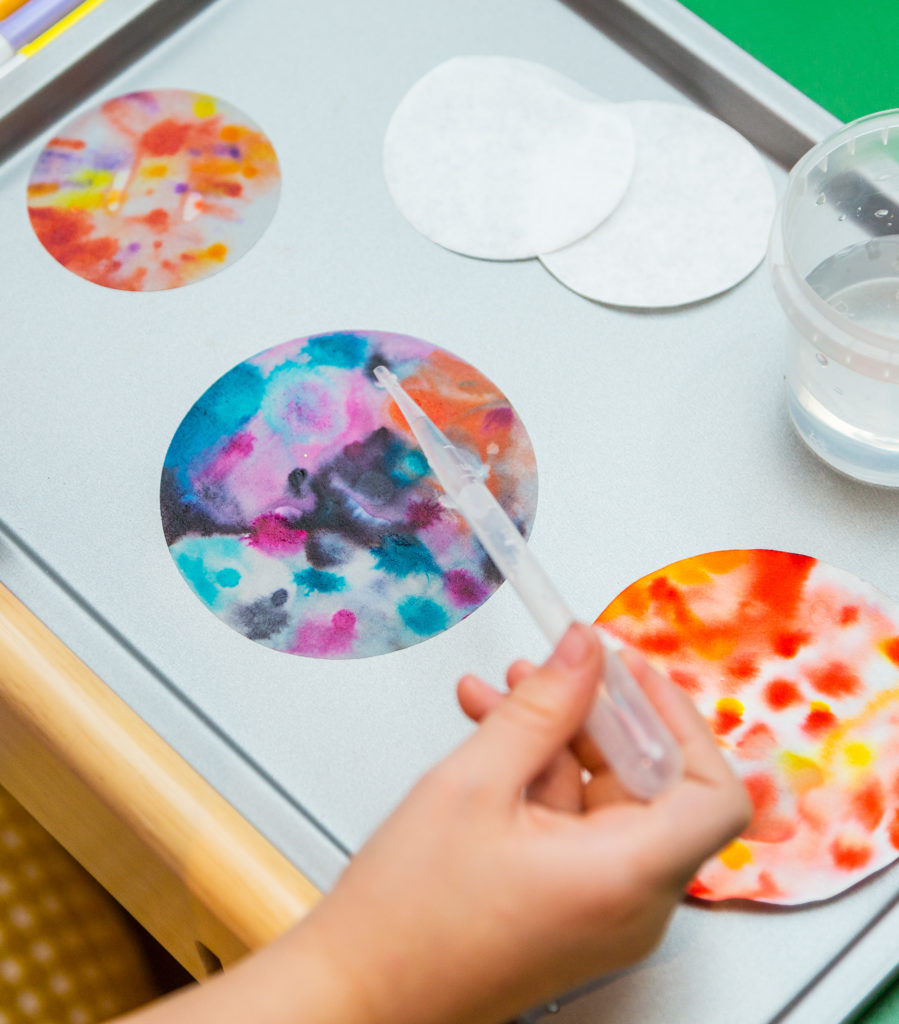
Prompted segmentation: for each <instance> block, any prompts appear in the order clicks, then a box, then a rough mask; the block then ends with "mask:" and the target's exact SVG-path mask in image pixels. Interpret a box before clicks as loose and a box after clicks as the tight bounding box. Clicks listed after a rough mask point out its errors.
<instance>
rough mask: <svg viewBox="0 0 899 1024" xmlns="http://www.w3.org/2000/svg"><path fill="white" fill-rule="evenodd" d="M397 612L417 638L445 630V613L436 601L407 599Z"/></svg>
mask: <svg viewBox="0 0 899 1024" xmlns="http://www.w3.org/2000/svg"><path fill="white" fill-rule="evenodd" d="M397 611H398V612H399V613H400V618H401V619H402V620H403V622H405V623H406V625H407V626H408V627H409V629H411V630H412V632H413V633H416V634H417V635H418V636H433V635H434V633H439V632H440V630H441V629H446V625H447V621H448V620H447V615H446V612H445V611H444V610H443V608H441V607H440V605H439V604H437V602H436V601H431V600H429V599H428V598H427V597H407V598H406V600H405V601H403V602H402V604H400V606H399V607H398V608H397Z"/></svg>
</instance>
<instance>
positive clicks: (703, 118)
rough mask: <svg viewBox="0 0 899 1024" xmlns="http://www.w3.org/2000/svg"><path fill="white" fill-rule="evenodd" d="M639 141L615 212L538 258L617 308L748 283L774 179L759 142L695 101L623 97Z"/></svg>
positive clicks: (691, 297)
mask: <svg viewBox="0 0 899 1024" xmlns="http://www.w3.org/2000/svg"><path fill="white" fill-rule="evenodd" d="M619 109H621V110H622V111H623V112H625V113H626V114H627V116H628V117H629V118H630V121H631V124H632V125H633V127H634V133H635V135H636V139H637V162H636V167H635V169H634V176H633V180H632V181H631V185H630V188H629V189H628V191H627V194H626V195H625V197H624V199H623V200H622V201H621V203H620V205H619V206H618V208H617V209H616V210H615V212H614V213H613V214H612V216H611V217H609V219H608V220H607V221H605V222H604V223H603V224H601V225H600V226H599V227H598V228H597V229H596V230H595V231H593V232H591V233H590V234H589V235H587V237H586V238H582V239H581V240H580V241H578V242H575V243H574V244H573V245H569V246H567V247H566V248H564V249H560V250H559V251H557V252H548V253H545V254H542V255H541V256H540V260H541V262H542V263H543V265H544V266H545V267H546V268H547V270H549V271H550V273H551V274H553V275H554V276H555V277H557V278H558V279H559V280H560V281H561V282H562V283H563V284H564V285H567V286H568V287H569V288H571V289H572V290H573V291H576V292H578V293H579V294H580V295H584V296H586V297H587V298H588V299H596V300H597V301H599V302H605V303H609V304H610V305H615V306H631V307H643V308H648V307H664V306H681V305H684V304H685V303H688V302H696V301H698V300H699V299H706V298H709V297H710V296H712V295H717V294H718V293H719V292H723V291H725V290H726V289H727V288H730V287H732V286H733V285H735V284H737V282H739V281H742V280H743V278H744V277H746V275H747V274H749V273H750V272H751V271H752V270H754V269H755V267H756V266H758V264H759V263H760V262H761V260H762V258H763V256H764V255H765V250H766V248H767V244H768V233H769V231H770V229H771V221H772V218H773V216H774V208H775V203H776V199H775V194H774V184H773V182H772V180H771V175H770V174H769V173H768V169H767V168H766V167H765V164H764V162H763V161H762V158H761V157H760V156H759V154H758V153H757V152H756V150H755V149H754V148H753V146H752V145H750V143H749V142H747V141H746V139H744V138H743V136H742V135H740V134H739V133H738V132H735V131H734V130H733V129H732V128H730V127H729V126H728V125H726V124H724V123H723V122H722V121H719V120H718V119H717V118H715V117H712V116H711V115H710V114H706V113H703V112H702V111H700V110H695V109H693V108H691V107H682V106H677V105H674V104H671V103H653V102H636V103H622V104H620V107H619Z"/></svg>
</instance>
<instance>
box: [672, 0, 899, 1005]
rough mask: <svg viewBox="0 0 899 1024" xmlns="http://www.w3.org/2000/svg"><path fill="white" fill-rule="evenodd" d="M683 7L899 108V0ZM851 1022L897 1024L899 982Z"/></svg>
mask: <svg viewBox="0 0 899 1024" xmlns="http://www.w3.org/2000/svg"><path fill="white" fill-rule="evenodd" d="M682 2H683V3H684V6H685V7H688V8H689V9H690V10H691V11H693V12H694V13H695V14H698V15H699V16H700V17H701V18H702V19H704V20H705V21H707V22H709V24H711V25H714V26H715V28H717V29H718V31H719V32H722V33H724V35H726V36H727V37H728V38H729V39H732V40H733V42H735V43H736V44H737V45H738V46H741V47H742V48H743V49H744V50H747V51H748V52H749V53H751V54H752V55H753V57H755V58H756V59H758V60H760V61H761V62H762V63H763V64H766V65H767V66H768V67H769V68H771V70H772V71H776V72H777V74H779V75H780V76H781V77H782V78H785V79H786V80H787V81H788V82H790V83H791V84H792V85H794V86H796V88H797V89H799V90H800V91H801V92H804V93H805V94H806V96H810V97H811V98H812V99H813V100H815V101H816V102H817V103H820V104H821V106H822V107H824V108H825V109H826V110H829V111H830V112H831V113H832V114H835V115H836V116H837V117H838V118H840V120H842V121H852V120H854V119H855V118H856V117H862V116H863V115H864V114H870V113H873V112H874V111H875V110H887V109H889V108H892V107H899V0H817V2H814V3H813V2H809V0H780V2H776V3H775V2H772V0H682ZM897 957H899V950H897ZM853 1024H899V981H897V982H895V983H894V984H893V985H892V986H891V987H890V988H888V989H887V990H886V991H885V992H884V993H883V995H881V996H880V997H879V998H878V999H877V1000H876V1001H875V1002H874V1003H873V1004H872V1005H871V1006H869V1007H868V1008H867V1009H866V1010H865V1011H864V1012H863V1013H861V1014H859V1015H858V1016H857V1017H855V1018H854V1020H853Z"/></svg>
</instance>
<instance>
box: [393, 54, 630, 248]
mask: <svg viewBox="0 0 899 1024" xmlns="http://www.w3.org/2000/svg"><path fill="white" fill-rule="evenodd" d="M633 166H634V141H633V131H632V129H631V126H630V122H629V121H628V118H627V117H626V116H625V114H624V113H623V112H621V110H620V109H619V108H618V107H616V106H614V105H613V104H611V103H607V102H606V101H604V100H600V99H599V98H597V97H596V96H593V95H592V94H591V93H589V92H588V91H587V90H585V89H583V88H581V87H580V86H579V85H577V84H576V83H575V82H573V81H571V80H570V79H568V78H565V77H564V76H563V75H559V74H557V73H556V72H554V71H551V70H550V69H549V68H545V67H543V66H542V65H539V64H534V63H532V62H530V61H526V60H517V59H514V58H511V57H455V58H453V59H452V60H448V61H446V62H444V63H443V64H440V65H438V67H436V68H434V69H433V70H432V71H430V72H428V74H426V75H425V76H424V78H422V79H420V80H419V81H418V82H417V83H416V84H415V85H414V86H413V87H412V88H411V89H410V90H409V92H408V93H407V94H406V95H405V97H404V98H403V100H402V101H401V102H400V105H399V106H398V107H397V109H396V111H395V113H394V115H393V118H392V119H391V121H390V124H389V125H388V128H387V134H386V137H385V140H384V174H385V177H386V179H387V187H388V189H389V190H390V194H391V196H392V197H393V199H394V201H395V203H396V204H397V206H398V207H399V209H400V211H401V213H402V214H403V216H405V217H406V218H407V220H409V222H410V223H411V224H412V225H413V226H414V227H415V228H417V229H418V230H419V231H420V232H421V233H422V234H423V235H425V236H426V237H427V238H430V239H431V240H432V241H434V242H438V243H439V244H440V245H443V246H445V247H446V248H447V249H452V250H454V251H455V252H460V253H463V254H465V255H467V256H478V257H481V258H483V259H494V260H513V259H526V258H529V257H533V256H536V255H537V254H538V253H541V252H548V251H550V250H552V249H557V248H559V247H560V246H564V245H568V244H569V243H571V242H573V241H575V240H576V239H578V238H582V237H583V236H584V235H585V234H587V233H588V232H589V231H592V230H593V228H595V227H596V226H597V225H598V224H599V223H600V222H601V221H602V220H603V219H604V218H605V217H607V216H608V215H609V213H611V211H612V210H613V209H614V208H615V206H616V205H617V204H618V202H619V201H620V199H621V197H622V195H623V194H624V192H625V190H626V188H627V186H628V182H629V181H630V177H631V174H632V171H633Z"/></svg>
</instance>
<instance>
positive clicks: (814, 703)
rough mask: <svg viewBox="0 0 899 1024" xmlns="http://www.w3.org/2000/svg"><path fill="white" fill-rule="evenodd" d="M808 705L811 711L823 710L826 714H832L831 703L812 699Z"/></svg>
mask: <svg viewBox="0 0 899 1024" xmlns="http://www.w3.org/2000/svg"><path fill="white" fill-rule="evenodd" d="M808 707H809V711H823V712H824V714H830V705H829V704H825V703H824V701H823V700H810V701H809V703H808Z"/></svg>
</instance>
